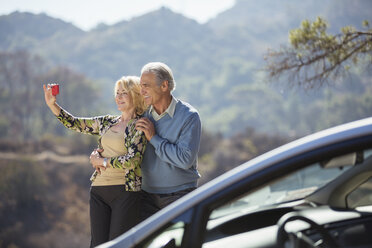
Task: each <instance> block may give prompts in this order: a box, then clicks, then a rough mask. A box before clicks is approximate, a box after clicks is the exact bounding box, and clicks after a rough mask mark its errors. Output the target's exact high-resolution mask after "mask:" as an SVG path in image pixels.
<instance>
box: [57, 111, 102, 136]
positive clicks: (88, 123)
mask: <svg viewBox="0 0 372 248" xmlns="http://www.w3.org/2000/svg"><path fill="white" fill-rule="evenodd" d="M57 119H58V120H59V121H60V122H61V123H62V124H63V125H64V126H65V127H66V128H68V129H70V130H73V131H76V132H79V133H84V134H91V135H99V132H100V127H101V126H102V123H103V122H104V116H98V117H90V118H86V117H75V116H73V115H72V114H70V113H69V112H67V111H66V110H64V109H62V108H61V112H60V113H59V116H57Z"/></svg>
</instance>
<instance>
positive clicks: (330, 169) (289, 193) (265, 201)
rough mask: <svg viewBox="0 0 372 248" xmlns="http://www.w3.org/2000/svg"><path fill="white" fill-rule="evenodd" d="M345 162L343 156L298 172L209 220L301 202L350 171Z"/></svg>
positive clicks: (235, 201) (229, 205) (247, 196)
mask: <svg viewBox="0 0 372 248" xmlns="http://www.w3.org/2000/svg"><path fill="white" fill-rule="evenodd" d="M348 156H349V155H348ZM348 160H349V157H346V156H343V157H338V158H337V160H335V159H333V160H328V161H326V162H321V163H315V164H312V165H310V166H307V167H306V168H303V169H300V170H298V171H296V172H294V173H292V174H290V175H287V176H285V177H282V178H280V179H278V180H276V181H275V182H272V183H270V184H269V185H266V186H265V187H263V188H261V189H259V190H257V191H254V192H252V193H249V194H247V195H244V196H243V197H240V198H239V199H236V200H234V201H232V202H230V203H228V204H226V205H223V206H222V207H220V208H217V209H215V210H214V211H213V212H212V214H211V219H216V218H219V217H222V216H226V215H230V214H232V213H234V214H239V213H242V212H247V211H252V210H255V209H258V208H263V207H265V206H269V205H273V204H279V203H284V202H289V201H294V200H300V199H303V198H304V197H306V196H308V195H309V194H311V193H313V192H314V191H315V190H317V189H318V188H320V187H322V186H324V185H325V184H327V183H328V182H330V181H332V180H333V179H335V178H336V177H338V176H339V175H340V174H342V173H344V172H345V171H346V170H348V169H350V168H351V167H352V166H351V165H352V163H349V162H348Z"/></svg>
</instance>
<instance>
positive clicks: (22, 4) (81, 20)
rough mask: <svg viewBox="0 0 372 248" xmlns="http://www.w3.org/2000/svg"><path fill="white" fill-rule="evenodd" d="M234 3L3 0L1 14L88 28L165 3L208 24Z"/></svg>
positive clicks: (221, 0) (225, 0)
mask: <svg viewBox="0 0 372 248" xmlns="http://www.w3.org/2000/svg"><path fill="white" fill-rule="evenodd" d="M234 3H235V0H218V1H217V0H0V15H7V14H10V13H12V12H14V11H21V12H31V13H34V14H40V13H45V14H47V15H49V16H51V17H54V18H58V19H62V20H63V21H66V22H70V23H72V24H74V25H75V26H77V27H79V28H81V29H83V30H86V31H87V30H90V29H92V28H94V27H95V26H97V24H99V23H105V24H107V25H112V24H114V23H117V22H120V21H123V20H130V19H131V18H133V17H136V16H141V15H143V14H146V13H148V12H151V11H154V10H157V9H159V8H160V7H162V6H165V7H168V8H169V9H171V10H172V11H174V12H176V13H180V14H182V15H184V16H186V17H189V18H192V19H194V20H196V21H197V22H199V23H205V22H207V21H208V20H209V19H211V18H213V17H215V16H216V15H217V14H219V13H221V12H223V11H225V10H227V9H229V8H231V7H232V6H233V5H234Z"/></svg>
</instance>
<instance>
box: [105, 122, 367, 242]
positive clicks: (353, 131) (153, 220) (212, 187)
mask: <svg viewBox="0 0 372 248" xmlns="http://www.w3.org/2000/svg"><path fill="white" fill-rule="evenodd" d="M368 135H372V117H370V118H366V119H362V120H358V121H354V122H350V123H347V124H343V125H339V126H336V127H333V128H329V129H326V130H323V131H320V132H317V133H314V134H311V135H308V136H305V137H303V138H300V139H298V140H295V141H293V142H290V143H288V144H286V145H283V146H280V147H278V148H276V149H274V150H271V151H269V152H267V153H265V154H263V155H260V156H258V157H256V158H254V159H252V160H250V161H248V162H246V163H243V164H242V165H240V166H238V167H236V168H234V169H232V170H230V171H228V172H226V173H224V174H223V175H221V176H219V177H217V178H215V179H213V180H211V181H210V182H208V183H206V184H204V185H202V186H201V187H199V188H198V189H196V190H194V191H193V192H191V193H189V194H187V195H185V196H184V197H182V198H181V199H179V200H177V201H176V202H174V203H172V204H170V205H169V206H167V207H166V208H164V209H162V210H161V211H159V212H157V213H156V214H154V215H153V216H151V217H149V218H148V219H146V220H145V221H143V222H141V223H140V224H138V225H137V226H135V227H134V228H132V229H131V230H129V231H128V232H126V233H125V234H123V235H122V236H119V237H118V238H116V239H115V240H112V241H110V242H108V243H106V244H104V245H102V246H100V247H131V244H133V243H138V242H139V241H141V240H142V239H143V237H147V235H149V234H151V233H152V232H154V231H155V230H156V229H157V227H158V226H161V225H163V224H165V223H167V222H169V221H171V220H173V219H174V218H176V217H177V216H179V215H180V214H182V213H184V212H185V211H187V210H188V209H190V208H192V207H193V206H195V205H196V204H198V203H199V202H201V201H203V200H204V199H206V198H208V197H209V196H211V195H213V194H215V193H217V192H219V191H221V190H223V189H224V188H227V187H229V186H230V185H232V184H234V183H236V182H239V181H240V180H242V179H243V178H246V177H247V176H249V175H252V174H254V173H256V172H258V171H261V170H263V169H266V168H268V167H270V166H271V165H273V164H276V163H279V162H281V161H284V160H286V159H288V158H291V157H294V156H297V155H299V154H302V153H305V152H308V151H311V150H314V149H318V148H321V147H324V146H327V145H331V144H336V143H339V142H342V141H346V140H351V139H354V138H358V137H363V136H368Z"/></svg>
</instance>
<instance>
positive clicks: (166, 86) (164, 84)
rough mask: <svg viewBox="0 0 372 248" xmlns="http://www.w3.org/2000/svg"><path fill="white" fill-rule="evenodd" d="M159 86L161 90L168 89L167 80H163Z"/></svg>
mask: <svg viewBox="0 0 372 248" xmlns="http://www.w3.org/2000/svg"><path fill="white" fill-rule="evenodd" d="M160 88H161V90H162V91H163V92H165V91H167V90H168V89H169V86H168V80H164V81H163V83H162V84H161V86H160Z"/></svg>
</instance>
